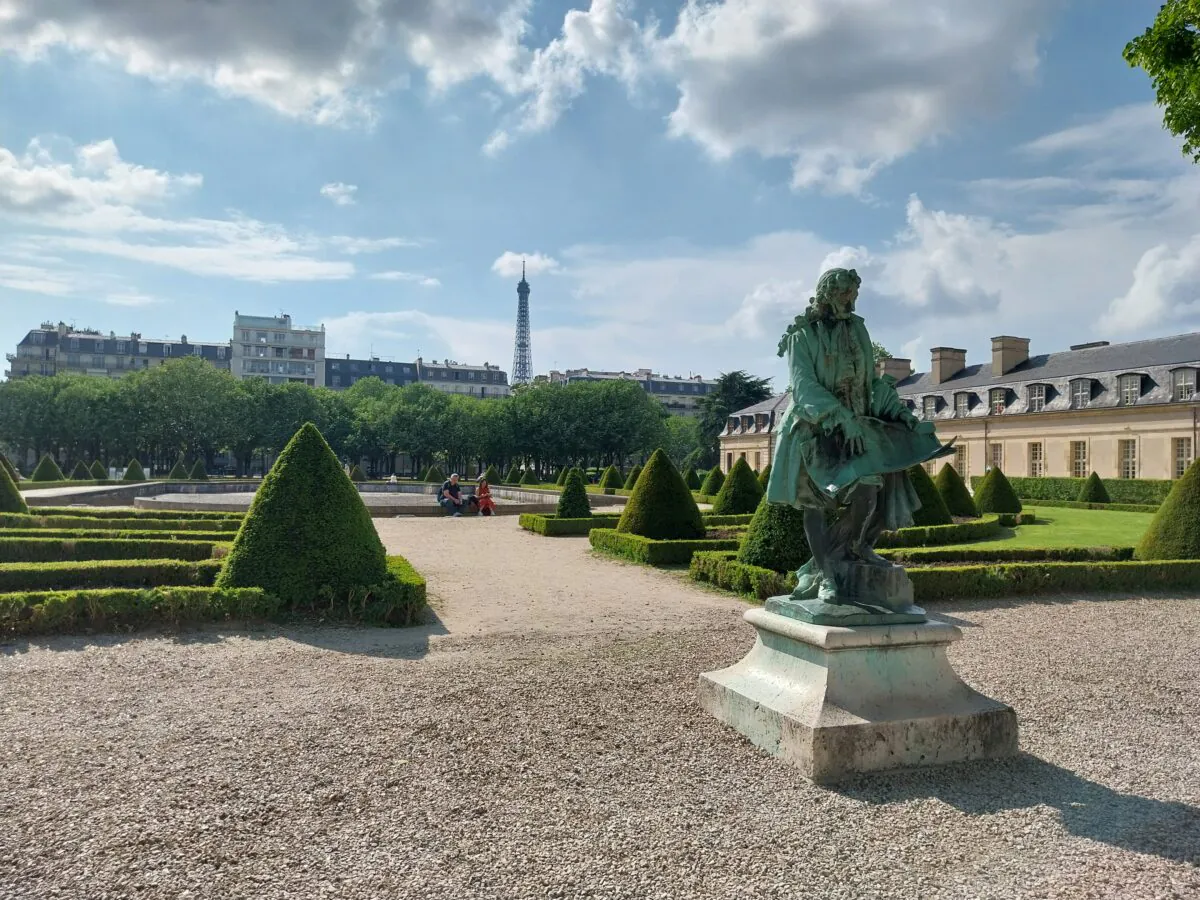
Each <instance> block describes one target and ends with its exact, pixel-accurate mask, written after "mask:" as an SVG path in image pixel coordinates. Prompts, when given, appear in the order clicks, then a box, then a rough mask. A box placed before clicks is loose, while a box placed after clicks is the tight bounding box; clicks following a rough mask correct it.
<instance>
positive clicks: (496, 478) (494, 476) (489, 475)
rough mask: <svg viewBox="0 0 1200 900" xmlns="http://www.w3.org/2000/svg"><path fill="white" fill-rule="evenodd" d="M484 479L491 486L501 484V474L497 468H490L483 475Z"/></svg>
mask: <svg viewBox="0 0 1200 900" xmlns="http://www.w3.org/2000/svg"><path fill="white" fill-rule="evenodd" d="M483 479H484V481H486V482H487V483H488V484H490V485H493V486H495V485H498V484H500V472H499V471H498V470H497V469H496V467H495V466H488V467H487V470H486V471H485V472H484V473H483Z"/></svg>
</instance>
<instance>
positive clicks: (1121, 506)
mask: <svg viewBox="0 0 1200 900" xmlns="http://www.w3.org/2000/svg"><path fill="white" fill-rule="evenodd" d="M1029 505H1030V506H1032V507H1035V508H1037V507H1041V508H1044V509H1107V510H1108V511H1109V512H1140V513H1155V512H1158V507H1159V505H1160V504H1158V503H1080V502H1079V501H1078V500H1030V501H1029Z"/></svg>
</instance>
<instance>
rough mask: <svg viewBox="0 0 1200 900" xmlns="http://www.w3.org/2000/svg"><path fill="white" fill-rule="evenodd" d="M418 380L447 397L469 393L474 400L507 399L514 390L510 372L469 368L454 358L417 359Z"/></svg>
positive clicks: (492, 368) (484, 367)
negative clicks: (510, 385) (482, 398)
mask: <svg viewBox="0 0 1200 900" xmlns="http://www.w3.org/2000/svg"><path fill="white" fill-rule="evenodd" d="M415 365H416V376H417V381H418V382H420V383H421V384H427V385H429V386H430V387H431V388H434V389H435V390H439V391H444V392H445V393H447V394H468V395H470V396H472V397H507V396H508V395H509V394H510V393H511V390H510V388H509V384H508V373H507V372H505V371H504V370H503V369H501V368H500V367H499V366H493V365H491V364H490V363H486V362H485V363H484V364H483V365H482V366H468V365H464V364H462V363H460V362H455V361H454V360H452V359H447V360H442V361H441V362H439V361H438V360H436V359H435V360H431V361H429V362H426V361H425V360H423V359H421V358H420V357H417V362H416V364H415Z"/></svg>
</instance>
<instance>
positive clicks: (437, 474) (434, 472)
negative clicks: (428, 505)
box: [425, 465, 446, 484]
mask: <svg viewBox="0 0 1200 900" xmlns="http://www.w3.org/2000/svg"><path fill="white" fill-rule="evenodd" d="M445 480H446V476H445V475H443V474H442V470H441V468H440V467H438V466H436V465H435V466H430V467H429V469H428V470H427V471H426V472H425V483H426V484H441V483H442V482H443V481H445Z"/></svg>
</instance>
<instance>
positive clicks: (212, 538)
mask: <svg viewBox="0 0 1200 900" xmlns="http://www.w3.org/2000/svg"><path fill="white" fill-rule="evenodd" d="M235 537H237V533H236V532H233V531H146V530H145V529H141V528H139V529H135V530H132V531H128V530H115V529H109V528H3V529H0V538H56V539H58V540H61V541H85V540H106V541H118V540H135V541H208V542H210V543H228V542H229V541H232V540H233V539H234V538H235Z"/></svg>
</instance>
